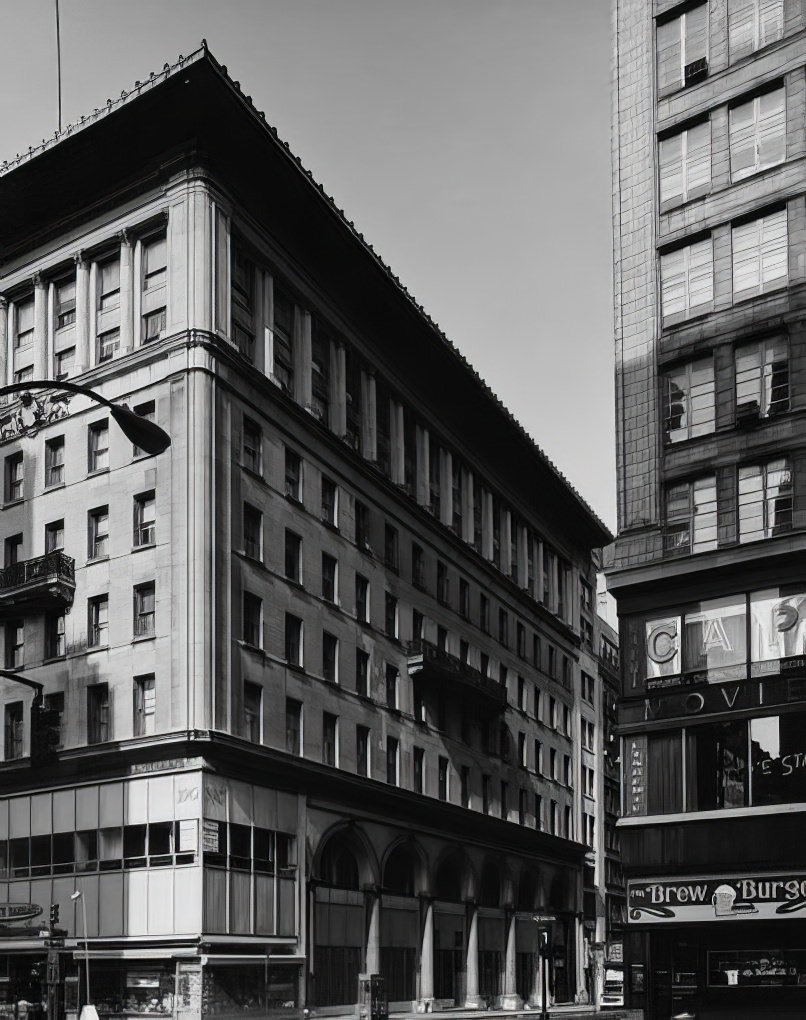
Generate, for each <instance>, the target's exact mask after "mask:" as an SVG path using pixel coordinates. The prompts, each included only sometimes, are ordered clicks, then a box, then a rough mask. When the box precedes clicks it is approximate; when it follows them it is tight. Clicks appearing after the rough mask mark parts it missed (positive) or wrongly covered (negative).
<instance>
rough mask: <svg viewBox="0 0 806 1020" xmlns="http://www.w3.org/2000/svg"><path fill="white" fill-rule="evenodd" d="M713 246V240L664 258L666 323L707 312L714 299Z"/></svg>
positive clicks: (662, 284)
mask: <svg viewBox="0 0 806 1020" xmlns="http://www.w3.org/2000/svg"><path fill="white" fill-rule="evenodd" d="M713 261H714V260H713V244H712V241H711V238H710V237H706V238H705V239H704V240H702V241H697V242H695V243H694V244H689V245H686V246H685V247H684V248H676V249H675V250H674V251H670V252H667V253H666V254H665V255H661V257H660V286H661V307H662V310H663V320H664V324H666V322H667V321H676V320H679V319H687V318H690V317H691V316H694V315H700V314H701V313H702V312H707V311H708V310H709V309H710V307H711V305H712V303H713V300H714V265H713Z"/></svg>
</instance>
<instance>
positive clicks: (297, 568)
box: [285, 531, 302, 584]
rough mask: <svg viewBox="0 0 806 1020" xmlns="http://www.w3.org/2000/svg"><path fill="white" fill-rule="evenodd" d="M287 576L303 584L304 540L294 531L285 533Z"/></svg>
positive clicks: (290, 579)
mask: <svg viewBox="0 0 806 1020" xmlns="http://www.w3.org/2000/svg"><path fill="white" fill-rule="evenodd" d="M285 576H286V577H287V578H288V580H289V581H296V582H297V584H302V539H301V538H300V537H299V535H295V534H294V532H293V531H286V533H285Z"/></svg>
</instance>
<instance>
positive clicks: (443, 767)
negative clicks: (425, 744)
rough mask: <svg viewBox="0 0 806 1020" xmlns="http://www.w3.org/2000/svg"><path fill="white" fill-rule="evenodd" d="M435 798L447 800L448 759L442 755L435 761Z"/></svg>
mask: <svg viewBox="0 0 806 1020" xmlns="http://www.w3.org/2000/svg"><path fill="white" fill-rule="evenodd" d="M437 796H438V797H439V799H440V800H448V759H447V758H443V757H442V755H440V756H439V758H438V760H437Z"/></svg>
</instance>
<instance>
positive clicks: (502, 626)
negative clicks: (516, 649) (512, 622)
mask: <svg viewBox="0 0 806 1020" xmlns="http://www.w3.org/2000/svg"><path fill="white" fill-rule="evenodd" d="M498 640H499V641H500V642H501V644H502V645H503V646H504V647H505V648H506V647H507V645H508V644H509V616H508V615H507V611H506V609H499V610H498Z"/></svg>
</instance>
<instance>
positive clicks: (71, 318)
mask: <svg viewBox="0 0 806 1020" xmlns="http://www.w3.org/2000/svg"><path fill="white" fill-rule="evenodd" d="M75 321H76V281H75V277H74V278H73V279H72V280H62V281H60V282H59V283H57V284H56V329H62V328H63V327H64V326H72V325H73V323H74V322H75Z"/></svg>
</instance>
